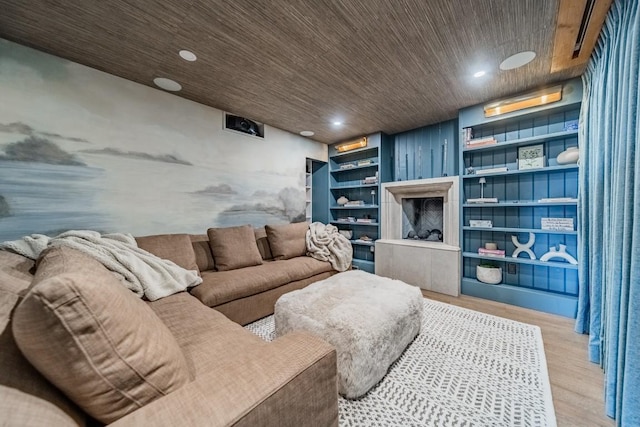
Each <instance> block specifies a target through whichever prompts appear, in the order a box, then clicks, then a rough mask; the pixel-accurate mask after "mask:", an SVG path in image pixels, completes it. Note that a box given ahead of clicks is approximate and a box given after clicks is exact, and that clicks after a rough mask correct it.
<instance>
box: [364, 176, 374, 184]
mask: <svg viewBox="0 0 640 427" xmlns="http://www.w3.org/2000/svg"><path fill="white" fill-rule="evenodd" d="M362 183H363V184H377V183H378V177H377V176H367V177H365V178H364V179H363V180H362Z"/></svg>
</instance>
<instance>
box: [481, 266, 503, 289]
mask: <svg viewBox="0 0 640 427" xmlns="http://www.w3.org/2000/svg"><path fill="white" fill-rule="evenodd" d="M476 279H478V281H480V282H482V283H488V284H489V285H497V284H498V283H500V282H502V268H500V267H484V266H482V265H479V266H477V267H476Z"/></svg>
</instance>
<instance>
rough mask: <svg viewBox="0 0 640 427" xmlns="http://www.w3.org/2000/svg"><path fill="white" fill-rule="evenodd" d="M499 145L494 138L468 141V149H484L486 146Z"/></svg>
mask: <svg viewBox="0 0 640 427" xmlns="http://www.w3.org/2000/svg"><path fill="white" fill-rule="evenodd" d="M497 143H498V141H496V139H495V138H494V137H492V136H488V137H486V138H476V139H469V140H467V141H466V145H467V148H476V147H484V146H485V145H494V144H497Z"/></svg>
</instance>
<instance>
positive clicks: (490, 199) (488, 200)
mask: <svg viewBox="0 0 640 427" xmlns="http://www.w3.org/2000/svg"><path fill="white" fill-rule="evenodd" d="M467 203H498V198H497V197H480V198H477V199H467Z"/></svg>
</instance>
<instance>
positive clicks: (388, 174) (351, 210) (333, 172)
mask: <svg viewBox="0 0 640 427" xmlns="http://www.w3.org/2000/svg"><path fill="white" fill-rule="evenodd" d="M338 145H340V144H333V145H331V146H329V222H330V223H331V224H334V225H335V226H337V227H338V228H339V229H340V230H350V231H351V232H352V237H351V244H352V246H353V266H354V267H355V268H358V269H360V270H364V271H367V272H369V273H373V272H374V271H375V241H376V240H377V239H378V238H379V237H380V204H379V203H380V184H381V183H383V182H389V181H393V159H394V156H393V140H392V138H390V137H389V136H388V135H386V134H384V133H381V132H378V133H375V134H372V135H368V136H367V146H366V147H363V148H358V149H355V150H351V151H347V152H343V153H341V152H338V150H337V149H336V147H337V146H338ZM376 176H377V180H376V181H375V182H374V183H369V182H368V181H365V178H371V177H376ZM341 196H344V197H346V198H347V199H349V200H351V201H355V200H359V201H362V202H364V204H363V205H362V206H342V205H339V204H338V202H337V200H338V199H339V198H340V197H341ZM347 218H350V219H351V221H347ZM363 221H366V222H363Z"/></svg>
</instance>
